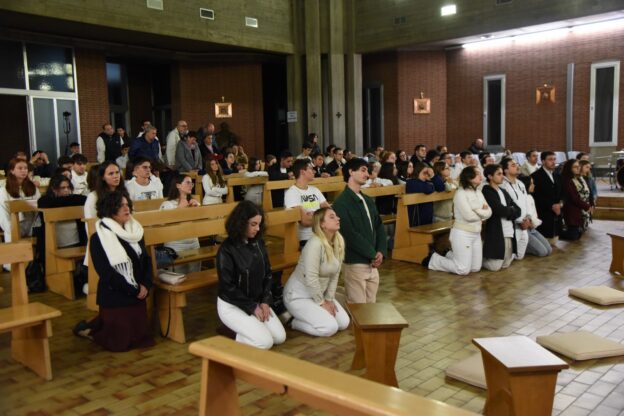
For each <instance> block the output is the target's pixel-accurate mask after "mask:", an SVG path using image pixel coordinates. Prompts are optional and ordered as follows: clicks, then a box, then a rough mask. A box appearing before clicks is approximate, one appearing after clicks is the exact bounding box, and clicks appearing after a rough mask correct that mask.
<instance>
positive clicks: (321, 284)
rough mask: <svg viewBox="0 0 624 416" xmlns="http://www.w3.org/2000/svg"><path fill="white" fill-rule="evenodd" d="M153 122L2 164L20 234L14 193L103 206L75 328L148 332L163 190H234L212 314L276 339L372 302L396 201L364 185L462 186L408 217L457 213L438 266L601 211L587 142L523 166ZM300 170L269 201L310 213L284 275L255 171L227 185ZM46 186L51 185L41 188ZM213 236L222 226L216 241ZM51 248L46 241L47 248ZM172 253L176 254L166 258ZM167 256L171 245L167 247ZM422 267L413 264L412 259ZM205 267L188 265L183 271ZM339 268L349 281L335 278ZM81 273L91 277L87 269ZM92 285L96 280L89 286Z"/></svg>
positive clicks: (108, 342) (64, 227)
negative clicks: (87, 152) (87, 304)
mask: <svg viewBox="0 0 624 416" xmlns="http://www.w3.org/2000/svg"><path fill="white" fill-rule="evenodd" d="M157 133H158V132H157V129H156V128H155V127H154V126H153V125H152V124H151V123H150V122H149V121H147V120H146V121H144V122H143V123H142V124H141V131H140V133H139V134H138V135H137V136H136V137H135V138H129V136H128V134H127V133H126V131H125V129H123V128H117V129H114V128H113V126H112V125H111V124H108V123H107V124H104V125H103V129H102V133H101V134H100V135H99V136H98V137H97V138H96V150H97V156H96V161H97V163H95V162H96V161H93V162H94V163H92V164H90V163H89V161H88V160H87V158H86V157H85V156H84V155H83V154H81V153H80V145H79V144H78V143H72V144H71V145H70V146H69V152H68V153H69V155H68V156H63V157H61V158H59V160H58V167H56V168H54V166H55V164H54V163H52V162H51V161H50V160H49V159H48V156H47V155H46V154H45V152H42V151H36V152H34V153H33V154H32V156H31V157H30V158H29V157H27V155H26V154H25V153H23V152H20V153H18V154H16V155H15V156H14V157H13V158H12V159H11V160H10V161H9V162H8V164H7V165H6V169H5V171H6V181H5V184H4V186H2V187H0V227H2V230H3V231H4V238H5V242H9V241H11V232H10V228H11V222H10V215H9V210H8V206H7V202H8V201H12V200H19V199H21V200H37V201H38V206H39V207H40V208H50V207H63V206H79V205H83V206H84V218H98V221H97V222H96V225H95V232H94V233H93V235H92V237H91V239H90V241H89V242H88V250H89V251H90V253H91V256H90V257H91V259H92V263H93V264H89V263H88V261H87V258H85V259H84V261H83V260H81V263H82V264H83V265H84V266H85V267H94V268H95V271H96V272H97V274H98V276H99V283H98V287H97V303H98V305H99V307H100V308H99V313H98V315H97V316H96V317H95V318H94V319H92V320H90V321H86V320H85V321H81V322H79V323H78V324H77V325H76V327H75V328H74V333H75V334H76V335H79V336H82V337H85V338H89V339H92V340H93V341H95V342H97V343H98V344H100V345H101V346H103V347H104V348H106V349H108V350H111V351H126V350H128V349H131V348H141V347H147V346H151V345H154V339H153V337H152V335H151V333H150V331H149V324H148V321H147V307H146V299H147V298H148V296H149V294H150V291H151V290H152V287H153V279H155V278H156V276H153V275H152V274H153V272H152V267H151V263H150V259H149V256H148V250H147V249H146V247H145V243H144V240H143V232H144V230H143V227H142V226H141V224H139V223H138V221H136V220H134V218H133V216H132V205H133V203H134V202H136V201H141V200H148V199H162V200H163V202H162V204H161V207H160V209H161V210H176V209H187V208H193V207H197V206H200V205H213V204H220V203H223V202H224V199H225V197H226V195H227V194H228V192H234V197H235V200H237V201H240V202H239V203H238V205H237V206H236V207H235V208H234V210H233V211H232V212H231V213H230V214H229V216H228V217H227V220H226V231H227V238H225V239H224V240H223V241H221V242H220V243H219V248H218V252H217V256H216V260H215V265H216V270H217V273H218V277H219V285H218V298H217V312H218V316H219V318H220V320H221V321H222V323H223V324H224V327H225V331H229V333H230V334H231V336H233V337H235V339H236V340H237V341H239V342H243V343H246V344H250V345H253V346H255V347H258V348H265V349H268V348H271V347H272V346H273V345H275V344H280V343H283V342H284V341H285V339H286V331H285V329H284V325H287V326H290V327H291V328H293V329H295V330H298V331H301V332H304V333H306V334H309V335H312V336H332V335H333V334H335V333H336V332H337V331H339V330H344V329H346V328H347V326H348V325H349V315H348V314H347V312H346V310H345V305H346V304H348V303H374V302H375V301H376V295H377V290H378V287H379V280H380V274H379V268H380V266H381V265H382V264H383V262H384V260H385V259H387V258H388V255H389V252H390V251H391V249H392V246H393V238H392V232H389V228H388V224H384V221H383V220H382V218H383V217H384V216H392V215H393V214H396V212H397V198H396V197H395V196H393V195H390V196H380V197H377V198H375V199H373V198H371V197H370V196H368V195H366V193H364V192H362V190H363V189H366V188H376V187H384V186H393V185H404V186H405V193H408V194H409V193H422V194H433V193H436V192H437V193H448V192H454V196H453V198H447V199H445V200H440V201H436V202H427V203H422V204H417V205H413V206H410V207H409V211H408V216H409V224H410V227H417V226H421V225H427V224H432V223H436V222H445V221H451V220H452V226H451V229H450V235H449V242H450V244H447V245H446V246H445V247H444V248H443V249H442V250H440V249H439V247H437V246H436V250H437V251H436V250H434V249H433V248H432V249H431V251H430V252H429V254H428V255H427V256H426V257H425V258H423V259H422V261H421V264H422V266H424V267H427V268H428V269H430V270H437V271H444V272H449V273H454V274H457V275H467V274H469V273H473V272H477V271H480V270H481V269H482V268H484V269H486V270H490V271H494V272H495V271H499V270H501V269H505V268H507V267H510V266H511V265H512V263H513V262H515V261H521V260H522V259H523V258H525V256H527V255H533V256H539V257H545V256H548V255H550V254H551V252H552V247H553V245H554V244H555V243H556V240H557V238H558V237H559V238H561V239H567V240H576V239H579V238H581V236H582V235H583V232H584V231H585V230H586V229H587V228H588V226H589V224H590V223H591V218H592V213H593V210H594V206H595V202H596V198H597V191H596V186H595V181H594V178H593V176H592V173H591V168H592V166H591V163H590V162H589V161H588V159H589V155H587V154H584V153H579V154H578V155H577V157H576V158H575V159H570V160H567V161H565V163H563V164H560V165H558V164H557V160H556V156H555V153H554V152H551V151H542V152H539V151H537V150H533V149H531V150H529V151H527V152H526V154H525V156H526V161H524V162H523V163H522V164H520V163H518V161H516V160H514V159H513V158H512V157H511V153H510V152H506V153H504V154H502V155H495V154H492V153H489V152H487V151H486V150H485V149H484V148H483V141H482V140H481V139H476V140H474V141H473V142H472V144H471V145H470V147H469V148H468V149H466V150H464V151H461V152H459V153H457V154H451V153H449V152H448V149H447V148H446V146H443V145H441V146H438V147H437V148H435V149H428V148H427V147H426V146H425V145H422V144H419V145H417V146H416V147H415V148H414V151H413V154H412V155H409V154H408V153H407V152H406V151H404V150H397V151H388V150H384V149H383V148H382V147H380V146H379V147H376V148H374V149H370V151H368V152H367V153H365V154H363V155H361V156H358V155H355V154H354V153H353V152H352V151H350V150H348V149H343V148H340V147H337V146H335V145H329V146H328V147H327V148H326V151H325V152H323V151H322V150H321V148H320V147H319V144H318V136H317V135H316V134H314V133H312V134H310V135H309V136H308V138H307V140H306V142H305V143H304V144H303V146H302V149H301V152H300V153H299V154H298V155H297V156H294V155H293V153H292V152H290V151H289V150H284V151H282V152H281V154H280V155H279V157H276V156H273V155H266V156H265V157H258V156H259V155H254V156H251V157H250V156H248V155H247V154H246V153H245V150H244V148H243V146H242V145H241V144H240V142H239V138H238V137H237V136H236V135H235V134H234V133H233V132H232V131H231V130H230V129H229V126H227V124H225V123H223V124H222V125H221V131H219V132H215V126H214V125H213V124H211V123H206V124H205V125H203V126H201V127H200V128H199V129H197V130H196V131H190V130H189V128H188V125H187V123H186V122H185V121H183V120H181V121H179V122H178V123H177V125H176V127H175V128H174V129H173V130H171V131H170V132H168V134H167V135H166V139H165V141H164V144H161V143H160V140H159V139H158V137H157ZM232 174H240V175H244V176H245V177H250V178H253V177H267V178H268V180H270V181H274V180H284V179H292V180H294V184H293V185H292V186H291V187H290V188H288V189H286V190H279V189H278V190H273V191H272V201H273V207H274V208H278V207H285V208H294V209H299V210H300V211H301V219H300V221H299V224H298V239H299V248H300V251H301V252H300V256H299V262H298V264H297V265H296V267H295V269H294V271H293V272H292V274H291V275H290V277H289V279H288V281H287V283H286V284H285V286H283V287H282V284H281V273H276V272H274V271H273V270H272V268H271V264H270V258H269V257H270V256H269V254H268V251H267V245H266V242H265V240H264V231H265V229H266V224H265V221H266V215H265V212H264V210H263V208H262V193H263V188H262V185H261V184H254V185H250V186H247V187H237V188H235V189H234V190H233V189H232V188H230V187H228V184H227V178H228V175H232ZM197 176H200V177H201V184H202V188H203V195H201V196H200V198H201V199H200V201H198V200H196V199H193V197H192V196H193V195H194V189H193V187H194V182H193V179H192V178H193V177H197ZM332 176H342V178H343V180H344V182H345V183H346V185H345V188H344V190H343V191H342V192H341V193H340V194H339V196H338V197H337V198H336V199H335V200H334V201H332V202H330V201H328V200H327V197H326V196H325V195H324V194H323V193H322V192H321V191H320V190H319V189H318V188H316V187H315V186H313V185H312V184H311V183H312V181H313V180H314V179H315V178H329V177H332ZM42 186H47V191H46V192H45V195H43V196H41V194H40V191H39V188H40V187H42ZM42 221H45V218H41V216H40V215H38V214H36V213H24V214H23V215H20V233H21V236H22V237H26V236H32V235H33V234H34V235H37V237H38V238H37V240H38V247H37V250H38V252H39V253H44V252H45V250H44V249H43V248H42V246H40V245H39V244H43V242H44V241H45V239H42V238H41V237H40V235H41V234H37V233H40V230H41V227H42ZM84 228H85V226H84V224H82V223H81V222H80V221H69V222H67V223H60V224H58V225H57V234H56V235H57V240H58V241H57V246H58V247H72V246H76V245H85V244H87V241H86V233H85V229H84ZM210 242H211V243H217V242H218V240H217V239H211V240H210ZM199 246H200V242H199V240H198V239H197V238H192V239H188V240H183V241H171V242H168V243H167V244H165V247H167V248H168V249H169V250H171V251H173V253H174V254H175V253H176V252H180V251H184V250H191V249H197V248H199ZM41 255H44V254H41ZM165 257H166V256H165ZM157 260H158V264H159V266H163V267H167V266H168V265H170V264H167V263H166V258H163V259H160V258H159V259H157ZM415 267H418V266H415ZM193 270H199V268H198V267H196V266H190V267H188V268H187V269H185V271H187V272H188V271H193ZM341 276H342V283H343V287H339V285H338V283H339V279H340V277H341ZM78 283H79V285H80V286H81V288H82V286H84V285H85V284H86V282H85V281H80V282H78ZM84 290H86V288H84Z"/></svg>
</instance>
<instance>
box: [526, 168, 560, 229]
mask: <svg viewBox="0 0 624 416" xmlns="http://www.w3.org/2000/svg"><path fill="white" fill-rule="evenodd" d="M531 177H532V178H533V183H534V184H535V191H533V199H535V209H536V210H537V216H538V217H539V219H540V220H542V225H540V226H539V227H537V230H538V231H539V232H540V233H541V234H542V235H543V236H544V237H546V238H553V237H555V236H556V235H557V234H558V229H557V228H558V223H559V216H557V215H555V213H554V212H553V210H552V206H553V204H558V203H560V202H561V177H560V176H559V175H558V174H553V179H554V183H553V181H551V180H550V177H549V176H548V174H547V173H546V172H545V171H544V168H543V167H542V168H540V169H538V170H536V171H535V172H533V174H532V175H531Z"/></svg>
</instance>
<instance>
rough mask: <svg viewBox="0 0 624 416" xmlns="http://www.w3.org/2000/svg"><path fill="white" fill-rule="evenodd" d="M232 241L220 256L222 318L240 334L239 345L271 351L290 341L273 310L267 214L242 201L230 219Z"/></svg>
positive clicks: (228, 242)
mask: <svg viewBox="0 0 624 416" xmlns="http://www.w3.org/2000/svg"><path fill="white" fill-rule="evenodd" d="M225 228H226V230H227V233H228V238H227V239H226V240H225V241H224V242H223V243H222V244H221V247H219V252H218V253H217V273H218V275H219V293H218V298H217V312H218V313H219V318H220V319H221V321H222V322H223V323H224V324H225V326H227V327H228V328H229V329H231V330H232V331H234V332H235V333H236V341H238V342H242V343H244V344H249V345H252V346H254V347H257V348H262V349H269V348H271V347H272V346H273V345H274V344H281V343H283V342H284V341H285V340H286V331H285V330H284V327H283V326H282V323H281V322H280V320H279V319H278V318H277V316H276V315H275V312H273V310H272V309H271V304H272V302H273V297H272V295H271V284H272V272H271V264H270V262H269V256H268V254H267V251H266V246H265V244H264V240H263V239H262V236H263V234H264V228H265V225H264V212H263V211H262V208H260V207H259V206H257V205H256V204H254V203H253V202H251V201H242V202H240V203H239V204H238V205H237V206H236V208H234V210H233V211H232V213H231V214H230V216H229V217H228V219H227V221H226V223H225Z"/></svg>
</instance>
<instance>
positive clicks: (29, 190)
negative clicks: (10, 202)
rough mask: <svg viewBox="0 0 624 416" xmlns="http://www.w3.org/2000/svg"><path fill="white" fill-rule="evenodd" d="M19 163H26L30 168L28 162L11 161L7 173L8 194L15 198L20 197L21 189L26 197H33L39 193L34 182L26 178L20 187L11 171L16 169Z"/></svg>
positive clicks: (22, 160)
mask: <svg viewBox="0 0 624 416" xmlns="http://www.w3.org/2000/svg"><path fill="white" fill-rule="evenodd" d="M18 163H25V164H26V166H27V167H28V162H26V161H25V160H24V159H11V160H10V161H9V165H8V168H7V172H6V173H7V177H6V185H5V186H6V190H7V192H8V194H9V195H11V196H12V197H13V198H19V197H20V188H21V189H22V191H23V192H24V195H25V196H33V195H34V194H35V193H36V192H37V186H36V185H35V184H34V183H33V181H31V180H30V178H29V177H28V176H26V177H25V178H24V180H23V181H22V184H21V185H20V184H19V183H18V182H17V177H16V176H15V175H13V174H12V173H11V171H12V170H13V169H15V166H17V164H18Z"/></svg>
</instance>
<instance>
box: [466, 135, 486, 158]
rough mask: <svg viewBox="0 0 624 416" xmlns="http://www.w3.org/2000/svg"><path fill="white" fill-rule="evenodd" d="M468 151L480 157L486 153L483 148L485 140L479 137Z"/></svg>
mask: <svg viewBox="0 0 624 416" xmlns="http://www.w3.org/2000/svg"><path fill="white" fill-rule="evenodd" d="M468 150H469V151H470V153H472V154H473V155H480V154H481V153H483V152H485V149H484V148H483V139H482V138H481V137H477V138H476V139H474V140H473V141H472V144H471V145H470V147H469V148H468Z"/></svg>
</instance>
